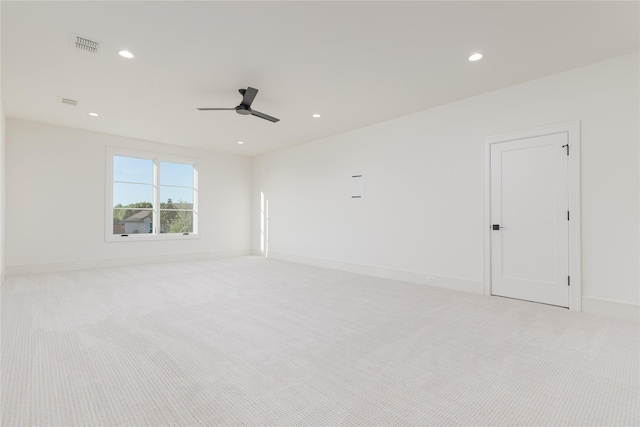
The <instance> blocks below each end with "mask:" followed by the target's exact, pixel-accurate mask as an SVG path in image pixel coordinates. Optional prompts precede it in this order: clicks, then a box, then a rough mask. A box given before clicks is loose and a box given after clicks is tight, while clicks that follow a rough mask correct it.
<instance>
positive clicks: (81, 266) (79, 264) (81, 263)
mask: <svg viewBox="0 0 640 427" xmlns="http://www.w3.org/2000/svg"><path fill="white" fill-rule="evenodd" d="M86 266H87V263H85V262H82V261H78V262H76V268H85V267H86Z"/></svg>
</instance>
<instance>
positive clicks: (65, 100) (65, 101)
mask: <svg viewBox="0 0 640 427" xmlns="http://www.w3.org/2000/svg"><path fill="white" fill-rule="evenodd" d="M60 103H61V104H66V105H72V106H74V107H75V106H76V105H78V101H76V100H75V99H70V98H62V97H61V98H60Z"/></svg>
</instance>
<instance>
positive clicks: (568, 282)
mask: <svg viewBox="0 0 640 427" xmlns="http://www.w3.org/2000/svg"><path fill="white" fill-rule="evenodd" d="M567 286H571V276H567Z"/></svg>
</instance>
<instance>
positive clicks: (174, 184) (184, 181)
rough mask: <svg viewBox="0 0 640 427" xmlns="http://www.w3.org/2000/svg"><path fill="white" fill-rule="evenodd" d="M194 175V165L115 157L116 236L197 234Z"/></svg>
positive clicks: (114, 212) (114, 219)
mask: <svg viewBox="0 0 640 427" xmlns="http://www.w3.org/2000/svg"><path fill="white" fill-rule="evenodd" d="M154 167H155V168H156V170H158V174H157V175H156V178H155V180H156V182H154ZM194 172H195V170H194V166H193V165H190V164H184V163H172V162H164V161H157V160H155V161H154V160H152V159H142V158H134V157H123V156H113V234H114V235H129V234H143V233H147V234H159V233H180V234H187V233H194V216H195V210H194V199H195V193H196V188H195V186H194V182H195V178H194ZM154 191H155V192H156V194H155V197H156V200H158V201H159V204H160V206H159V209H156V210H155V211H154V206H153V200H154ZM156 222H158V223H159V226H157V224H156Z"/></svg>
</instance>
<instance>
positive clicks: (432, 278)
mask: <svg viewBox="0 0 640 427" xmlns="http://www.w3.org/2000/svg"><path fill="white" fill-rule="evenodd" d="M427 283H428V284H430V285H433V284H434V283H436V278H435V277H434V276H427Z"/></svg>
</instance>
